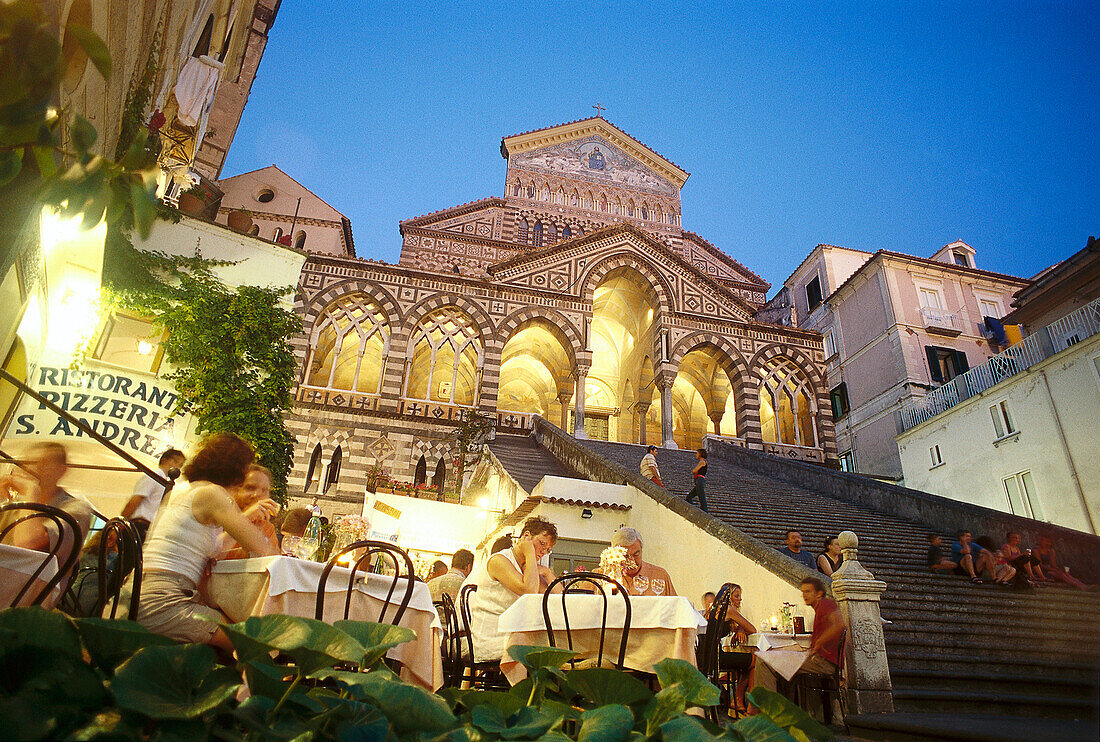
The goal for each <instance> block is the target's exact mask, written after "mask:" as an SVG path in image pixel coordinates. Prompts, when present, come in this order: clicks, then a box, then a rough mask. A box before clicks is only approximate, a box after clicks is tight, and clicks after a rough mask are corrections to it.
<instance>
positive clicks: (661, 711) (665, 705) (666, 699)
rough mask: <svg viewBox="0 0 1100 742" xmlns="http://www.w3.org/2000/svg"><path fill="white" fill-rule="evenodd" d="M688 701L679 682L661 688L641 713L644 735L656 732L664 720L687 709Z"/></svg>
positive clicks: (673, 717) (674, 716)
mask: <svg viewBox="0 0 1100 742" xmlns="http://www.w3.org/2000/svg"><path fill="white" fill-rule="evenodd" d="M687 706H688V702H687V698H686V697H685V696H684V691H683V688H681V687H680V684H679V683H676V684H673V685H670V686H668V687H667V688H662V689H661V690H660V691H658V692H657V695H655V696H653V698H652V699H651V700H650V702H649V703H648V704H647V705H646V708H645V713H644V714H643V715H642V716H643V718H644V719H645V722H646V735H647V736H648V735H651V734H654V733H656V731H657V729H658V728H660V726H661V725H662V724H664V723H665V722H666V721H671V720H672V719H675V718H676V717H677V716H679V715H681V714H682V713H684V711H685V710H687Z"/></svg>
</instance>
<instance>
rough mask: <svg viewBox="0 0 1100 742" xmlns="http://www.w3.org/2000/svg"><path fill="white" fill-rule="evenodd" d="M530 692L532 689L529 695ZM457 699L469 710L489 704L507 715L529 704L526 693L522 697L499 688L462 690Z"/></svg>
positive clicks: (515, 712)
mask: <svg viewBox="0 0 1100 742" xmlns="http://www.w3.org/2000/svg"><path fill="white" fill-rule="evenodd" d="M529 694H530V690H528V695H529ZM456 699H457V701H458V703H460V704H462V707H463V708H465V709H467V710H472V709H474V708H475V707H477V706H482V705H486V704H488V705H490V706H492V707H494V708H495V709H497V710H498V711H499V712H500V713H501V714H502V715H503V716H505V717H509V716H511V715H512V714H517V713H519V711H520V709H522V708H523V707H524V706H526V705H527V696H526V695H525V696H523V697H522V698H520V697H519V696H517V695H513V694H511V693H505V692H502V691H497V690H468V691H461V695H459V696H456Z"/></svg>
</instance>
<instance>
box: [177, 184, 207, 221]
mask: <svg viewBox="0 0 1100 742" xmlns="http://www.w3.org/2000/svg"><path fill="white" fill-rule="evenodd" d="M205 197H206V191H204V190H203V189H202V188H200V187H199V186H197V185H193V186H191V187H190V188H188V189H187V190H186V191H184V192H183V193H181V194H180V198H179V207H180V211H182V212H183V213H184V214H190V215H191V216H199V215H200V214H202V210H203V209H205V208H206V198H205Z"/></svg>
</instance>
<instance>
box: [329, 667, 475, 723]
mask: <svg viewBox="0 0 1100 742" xmlns="http://www.w3.org/2000/svg"><path fill="white" fill-rule="evenodd" d="M348 675H349V676H354V677H341V678H340V679H341V680H342V681H343V682H345V683H348V684H349V685H351V684H353V683H354V687H355V688H357V689H359V690H361V691H362V692H363V693H364V695H366V697H367V698H369V699H370V700H372V701H374V702H375V703H376V704H377V705H378V707H379V708H380V709H381V710H382V713H384V714H385V715H386V718H387V719H389V720H390V723H392V724H393V725H394V726H395V727H397V728H398V729H400V730H416V731H421V732H438V731H443V730H445V729H450V728H451V727H453V726H454V725H455V724H456V723H457V719H455V715H454V714H452V713H451V709H450V708H449V707H448V706H447V702H446V701H444V700H443V699H442V698H440V697H439V696H437V695H435V694H434V693H430V692H429V691H426V690H424V689H423V688H420V687H418V686H415V685H411V684H409V683H406V682H404V681H402V680H400V679H398V678H396V677H395V676H394V675H393V673H389V672H379V671H374V672H368V673H348Z"/></svg>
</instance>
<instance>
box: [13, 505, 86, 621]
mask: <svg viewBox="0 0 1100 742" xmlns="http://www.w3.org/2000/svg"><path fill="white" fill-rule="evenodd" d="M20 511H26V514H25V515H20V514H19V513H20ZM9 512H10V513H13V514H14V517H13V518H12V520H11V522H10V523H8V524H7V525H6V526H5V527H4V530H3V531H0V543H3V542H4V541H5V540H6V539H8V538H9V537H10V536H11V535H12V534H13V533H14V532H15V529H16V527H17V526H19V525H21V524H23V523H29V522H32V521H36V520H40V521H42V523H41V525H43V526H44V527H45V528H46V529H47V531H49V529H50V527H51V526H52V527H53V529H54V531H53V533H54V534H56V535H55V536H52V537H51V538H50V542H51V543H50V548H49V549H48V550H46V551H43V552H41V553H42V563H41V564H39V565H38V568H37V569H36V570H35V571H34V572H33V573H31V574H30V575H29V576H28V578H27V580H26V582H25V583H24V584H23V587H22V589H20V590H19V592H18V594H17V595H16V596H15V599H14V600H12V602H11V607H15V606H17V605H40V604H41V603H42V601H43V600H45V599H46V596H48V595H50V593H52V592H53V590H54V588H55V587H57V586H58V585H59V584H62V581H63V580H64V581H66V584H65V587H68V584H67V580H68V579H69V575H71V574H72V571H73V567H74V566H75V565H76V561H77V559H78V558H79V557H80V548H81V545H82V544H83V543H84V533H83V531H81V530H80V525H79V524H78V523H77V522H76V518H74V517H73V516H71V515H69V514H68V513H67V512H65V511H64V510H62V509H61V508H56V507H53V506H52V505H44V504H42V503H38V502H10V503H7V504H6V505H3V506H0V515H2V514H3V513H9ZM65 529H68V533H69V534H71V538H66V537H65V536H64V535H63V534H65V533H66V530H65ZM51 559H56V560H57V572H56V573H55V574H54V575H53V576H51V577H50V578H49V579H48V580H46V582H45V585H43V587H42V589H41V590H39V591H38V593H37V594H36V595H34V596H33V597H32V596H31V595H30V594H29V592H30V590H31V588H32V587H33V585H34V583H35V581H37V580H38V577H39V575H41V574H42V572H43V571H44V570H45V569H46V566H47V565H48V564H49V563H50V560H51ZM24 598H29V599H30V600H29V602H24Z"/></svg>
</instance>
